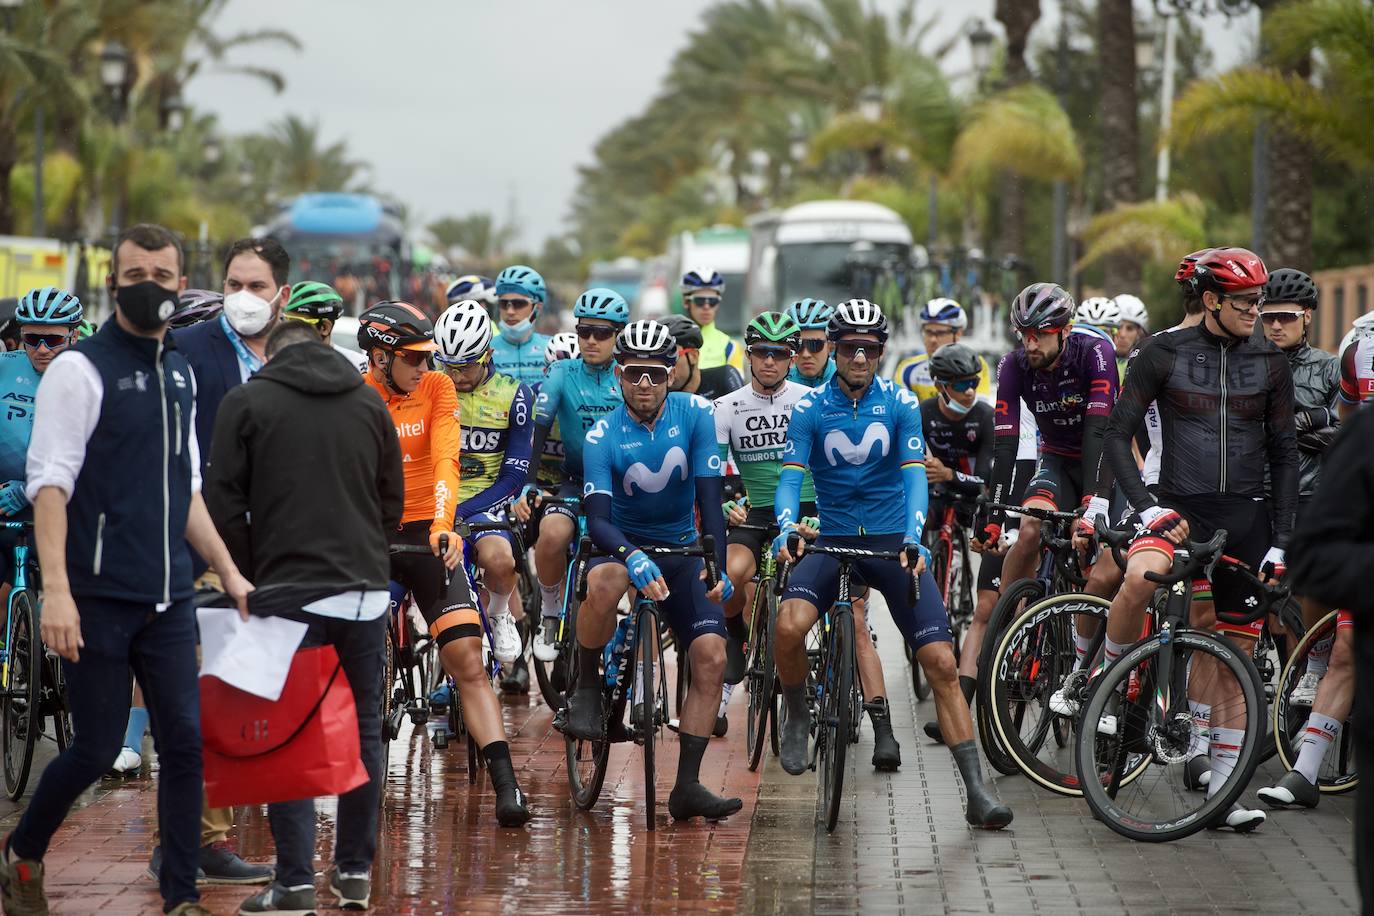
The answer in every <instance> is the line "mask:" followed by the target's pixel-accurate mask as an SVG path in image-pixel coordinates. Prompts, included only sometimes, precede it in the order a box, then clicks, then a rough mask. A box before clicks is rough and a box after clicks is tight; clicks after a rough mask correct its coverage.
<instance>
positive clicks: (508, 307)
mask: <svg viewBox="0 0 1374 916" xmlns="http://www.w3.org/2000/svg"><path fill="white" fill-rule="evenodd" d="M532 305H534V300H532V299H500V300H498V301H497V303H496V307H497V308H498V309H500V310H501V311H503V312H518V311H520V310H521V309H524V308H529V307H530V306H532Z"/></svg>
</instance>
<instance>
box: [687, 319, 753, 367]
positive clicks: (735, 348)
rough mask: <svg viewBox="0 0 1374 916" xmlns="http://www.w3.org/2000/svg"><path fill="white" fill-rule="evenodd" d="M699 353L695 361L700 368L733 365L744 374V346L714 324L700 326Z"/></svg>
mask: <svg viewBox="0 0 1374 916" xmlns="http://www.w3.org/2000/svg"><path fill="white" fill-rule="evenodd" d="M700 354H701V355H700V357H698V359H699V362H698V363H697V367H698V368H700V369H714V368H716V367H717V366H734V367H735V369H736V370H737V371H738V372H739V374H740V375H743V374H744V347H743V346H741V345H740V343H739V341H737V340H735V339H734V338H733V337H731V336H730V335H729V334H726V333H725V332H724V331H722V330H721V329H720V328H718V327H716V326H715V324H708V325H705V326H703V327H702V329H701V350H700Z"/></svg>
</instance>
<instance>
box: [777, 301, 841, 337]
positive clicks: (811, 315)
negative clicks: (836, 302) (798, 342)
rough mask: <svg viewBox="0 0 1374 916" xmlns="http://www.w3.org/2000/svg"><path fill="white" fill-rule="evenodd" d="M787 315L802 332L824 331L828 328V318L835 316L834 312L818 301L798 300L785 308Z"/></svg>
mask: <svg viewBox="0 0 1374 916" xmlns="http://www.w3.org/2000/svg"><path fill="white" fill-rule="evenodd" d="M787 314H789V315H791V316H792V320H793V321H795V322H796V323H797V324H799V325H801V328H802V330H804V331H805V330H821V331H824V330H825V329H826V328H828V327H830V316H831V315H833V314H835V310H834V309H833V308H831V307H830V306H828V305H826V304H825V302H824V301H823V300H820V299H798V300H797V301H796V302H793V303H792V304H791V305H789V306H788V307H787Z"/></svg>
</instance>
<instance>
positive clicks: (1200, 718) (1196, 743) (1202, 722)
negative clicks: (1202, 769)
mask: <svg viewBox="0 0 1374 916" xmlns="http://www.w3.org/2000/svg"><path fill="white" fill-rule="evenodd" d="M1188 711H1189V712H1191V713H1192V714H1193V740H1192V741H1191V742H1190V743H1189V744H1188V759H1189V760H1191V759H1193V758H1194V757H1201V756H1202V755H1203V754H1205V753H1207V745H1208V744H1209V743H1210V742H1211V738H1212V707H1211V704H1209V703H1199V702H1198V701H1197V700H1189V701H1188Z"/></svg>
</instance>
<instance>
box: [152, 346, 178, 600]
mask: <svg viewBox="0 0 1374 916" xmlns="http://www.w3.org/2000/svg"><path fill="white" fill-rule="evenodd" d="M154 359H155V361H156V364H157V396H158V397H159V398H160V399H161V402H162V603H163V604H164V605H168V604H171V603H172V535H171V532H170V531H169V528H170V527H171V524H172V506H171V501H172V497H171V474H172V471H171V467H170V466H171V463H172V456H171V454H170V453H171V450H172V447H171V443H170V442H168V435H167V376H166V374H165V373H164V372H163V370H162V341H160V340H159V341H158V342H157V355H156V356H155V357H154ZM178 406H180V405H178Z"/></svg>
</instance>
